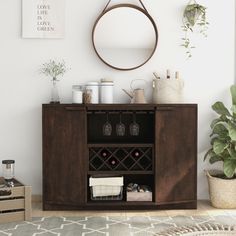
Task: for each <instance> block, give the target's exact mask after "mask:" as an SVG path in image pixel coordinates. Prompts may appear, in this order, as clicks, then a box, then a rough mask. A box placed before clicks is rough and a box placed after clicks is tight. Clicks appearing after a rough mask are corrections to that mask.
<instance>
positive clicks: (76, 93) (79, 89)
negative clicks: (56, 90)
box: [72, 85, 83, 104]
mask: <svg viewBox="0 0 236 236" xmlns="http://www.w3.org/2000/svg"><path fill="white" fill-rule="evenodd" d="M72 103H77V104H82V103H83V86H81V85H73V86H72Z"/></svg>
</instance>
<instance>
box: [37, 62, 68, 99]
mask: <svg viewBox="0 0 236 236" xmlns="http://www.w3.org/2000/svg"><path fill="white" fill-rule="evenodd" d="M67 70H68V68H67V67H66V64H65V61H64V60H63V61H61V62H60V61H55V60H50V61H49V62H46V63H44V64H43V65H42V67H41V68H40V73H41V74H44V75H45V76H47V77H50V78H51V79H52V85H53V86H52V92H51V103H60V97H59V92H58V86H57V82H58V81H59V77H62V76H63V75H64V74H65V73H66V72H67Z"/></svg>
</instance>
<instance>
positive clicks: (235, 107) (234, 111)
mask: <svg viewBox="0 0 236 236" xmlns="http://www.w3.org/2000/svg"><path fill="white" fill-rule="evenodd" d="M231 111H232V112H233V113H234V114H236V105H233V106H232V107H231Z"/></svg>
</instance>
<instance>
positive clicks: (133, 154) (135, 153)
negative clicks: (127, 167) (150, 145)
mask: <svg viewBox="0 0 236 236" xmlns="http://www.w3.org/2000/svg"><path fill="white" fill-rule="evenodd" d="M131 155H132V157H134V158H138V157H140V156H141V153H140V151H139V150H138V149H135V150H134V151H133V152H132V154H131Z"/></svg>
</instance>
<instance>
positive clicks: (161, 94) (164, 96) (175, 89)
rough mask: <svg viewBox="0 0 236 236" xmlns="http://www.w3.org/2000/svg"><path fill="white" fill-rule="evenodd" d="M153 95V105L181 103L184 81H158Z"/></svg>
mask: <svg viewBox="0 0 236 236" xmlns="http://www.w3.org/2000/svg"><path fill="white" fill-rule="evenodd" d="M155 81H156V89H155V90H154V93H153V103H181V102H183V91H184V81H183V80H182V79H159V80H155Z"/></svg>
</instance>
